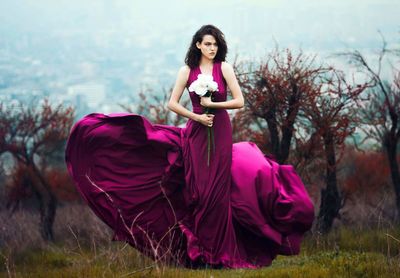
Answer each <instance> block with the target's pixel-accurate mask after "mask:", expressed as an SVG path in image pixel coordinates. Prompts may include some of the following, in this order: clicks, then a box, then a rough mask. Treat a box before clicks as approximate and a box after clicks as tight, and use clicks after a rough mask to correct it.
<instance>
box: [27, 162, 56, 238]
mask: <svg viewBox="0 0 400 278" xmlns="http://www.w3.org/2000/svg"><path fill="white" fill-rule="evenodd" d="M28 167H29V172H30V176H31V180H32V187H33V188H34V191H35V194H36V196H37V198H38V200H39V208H40V233H41V235H42V237H43V239H44V240H47V241H54V234H53V223H54V219H55V216H56V209H57V198H56V197H55V196H54V194H53V192H51V189H50V187H49V185H48V184H47V182H46V180H45V179H44V178H43V176H42V175H41V173H40V171H39V170H38V169H37V168H36V166H35V165H33V164H31V165H29V166H28Z"/></svg>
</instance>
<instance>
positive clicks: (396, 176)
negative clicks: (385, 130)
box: [385, 138, 400, 222]
mask: <svg viewBox="0 0 400 278" xmlns="http://www.w3.org/2000/svg"><path fill="white" fill-rule="evenodd" d="M390 139H392V140H390ZM385 149H386V153H387V156H388V160H389V167H390V174H391V178H392V183H393V188H394V192H395V194H396V207H397V216H396V221H397V222H400V172H399V163H398V162H397V141H396V140H394V139H393V138H387V139H386V142H385Z"/></svg>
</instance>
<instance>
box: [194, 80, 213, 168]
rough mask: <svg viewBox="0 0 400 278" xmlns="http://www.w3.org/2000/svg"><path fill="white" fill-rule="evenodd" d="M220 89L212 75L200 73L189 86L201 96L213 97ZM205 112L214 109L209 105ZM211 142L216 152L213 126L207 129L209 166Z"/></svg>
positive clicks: (210, 111)
mask: <svg viewBox="0 0 400 278" xmlns="http://www.w3.org/2000/svg"><path fill="white" fill-rule="evenodd" d="M217 90H218V84H217V82H215V81H214V80H213V77H212V75H208V74H202V73H200V74H199V75H198V76H197V79H196V80H195V81H193V82H192V84H190V86H189V92H195V93H196V94H197V95H198V96H200V97H211V99H212V93H213V92H216V91H217ZM203 113H206V114H209V113H212V109H210V108H209V107H204V110H203ZM211 142H212V146H213V151H214V152H215V142H214V132H213V129H212V127H208V130H207V149H208V155H207V166H209V165H210V153H211Z"/></svg>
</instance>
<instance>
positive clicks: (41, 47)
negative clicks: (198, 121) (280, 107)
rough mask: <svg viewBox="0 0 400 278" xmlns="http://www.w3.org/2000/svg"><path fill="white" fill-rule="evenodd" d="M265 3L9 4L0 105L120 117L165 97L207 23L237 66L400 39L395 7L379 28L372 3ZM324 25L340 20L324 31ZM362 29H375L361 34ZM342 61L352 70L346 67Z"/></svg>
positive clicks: (2, 33) (0, 49)
mask: <svg viewBox="0 0 400 278" xmlns="http://www.w3.org/2000/svg"><path fill="white" fill-rule="evenodd" d="M368 1H370V2H371V1H372V0H368ZM42 2H43V1H42ZM303 2H304V1H303ZM185 3H186V2H185ZM262 3H263V2H262V1H248V2H246V1H241V0H235V1H233V2H232V1H223V3H222V4H221V3H220V4H217V3H216V4H215V5H216V6H215V7H216V8H215V9H211V10H210V13H209V14H205V15H204V17H199V16H198V15H196V16H195V14H193V16H192V14H191V13H190V12H188V11H190V10H191V9H193V8H194V7H195V6H196V5H195V4H196V3H195V2H190V1H188V2H187V3H186V4H180V3H178V2H171V3H166V2H165V3H164V2H161V1H160V2H158V4H157V5H158V8H159V9H157V10H154V7H153V6H152V3H150V2H148V3H147V1H146V2H140V3H139V2H138V3H136V2H135V3H134V4H133V3H131V2H130V1H125V0H121V1H117V2H115V3H114V2H113V1H105V0H103V1H89V2H87V3H86V2H84V3H82V4H79V3H75V4H73V3H72V4H69V1H61V2H60V4H59V5H60V7H58V4H55V3H53V2H51V1H48V2H47V4H44V3H41V2H35V1H30V2H29V5H26V6H24V5H18V3H16V2H15V3H14V2H9V3H5V2H4V3H2V4H0V10H2V11H0V102H2V103H4V104H6V105H12V104H13V103H15V102H16V101H21V102H23V103H31V102H32V101H34V100H35V99H36V100H40V99H43V98H44V97H47V98H49V100H50V101H51V103H54V104H57V103H64V104H66V105H72V106H73V107H75V109H76V116H77V117H81V116H83V115H84V114H87V113H91V112H102V113H111V112H120V111H122V110H123V109H122V108H121V107H120V106H119V104H124V105H127V104H129V105H131V106H134V105H135V104H137V101H138V100H139V99H138V93H139V92H140V91H148V89H151V91H152V92H154V93H156V94H157V93H161V92H163V91H164V90H169V89H170V88H171V87H172V86H173V85H174V82H175V79H176V74H177V71H178V69H179V67H180V66H182V65H183V63H184V57H185V54H186V51H187V48H188V46H189V43H190V40H191V36H192V35H193V32H194V31H195V30H197V29H198V28H199V27H200V26H201V25H202V24H204V23H209V22H213V23H214V22H215V25H216V26H219V27H220V28H221V30H223V31H224V33H225V35H226V38H227V42H228V46H229V52H228V61H229V62H233V59H234V57H235V55H236V54H238V55H239V59H255V60H260V58H262V57H264V56H265V54H266V53H267V52H268V51H270V50H272V49H273V48H274V47H275V43H277V44H278V45H279V46H280V47H289V48H291V49H292V50H294V51H296V50H298V49H300V48H301V49H303V50H304V52H306V53H315V54H317V55H318V56H319V59H320V60H321V61H323V62H327V61H328V60H329V59H328V58H326V57H327V56H328V55H330V54H332V53H333V52H334V51H337V50H341V49H343V48H345V47H349V48H350V49H351V48H357V49H361V50H366V51H367V52H366V53H367V55H370V54H371V55H373V51H374V49H376V47H379V45H380V37H379V35H378V33H377V31H376V29H374V28H375V27H371V26H377V27H376V28H378V26H388V27H387V28H386V29H384V30H383V31H384V32H385V33H384V34H386V35H388V36H389V37H388V39H389V41H394V40H397V41H398V38H399V35H398V29H399V26H398V24H397V25H393V26H391V25H390V24H391V22H394V21H395V17H393V16H392V17H393V18H392V17H390V16H388V15H387V16H385V13H384V12H383V11H385V12H386V11H388V12H392V11H393V10H394V7H395V6H396V4H395V2H390V3H389V2H388V1H385V4H382V5H381V6H379V7H383V8H384V10H382V12H381V13H380V16H379V18H381V19H382V22H377V23H376V24H375V23H373V22H371V21H369V20H368V17H370V18H372V17H374V16H375V17H377V15H375V13H376V11H375V10H374V9H371V8H370V7H369V6H367V5H365V6H360V7H359V10H358V13H355V14H354V18H349V17H348V16H347V15H348V14H349V15H352V16H353V14H352V12H351V11H349V10H348V8H349V7H351V5H350V4H345V3H347V2H343V1H341V4H340V5H342V6H340V5H337V6H335V5H334V4H333V2H332V3H330V4H329V5H328V4H317V2H315V1H313V3H314V4H313V5H314V6H310V4H309V5H306V4H302V5H300V4H299V7H298V8H299V10H298V13H297V12H295V11H296V9H295V8H293V9H292V8H290V9H288V7H293V6H291V5H292V4H290V3H291V2H290V1H283V2H282V3H286V4H278V2H273V3H272V2H268V3H269V4H262ZM279 3H280V2H279ZM296 3H297V2H296ZM304 3H305V2H304ZM307 3H308V2H307ZM318 3H319V2H318ZM324 3H325V2H324ZM335 3H336V2H335ZM239 4H240V5H239ZM153 5H154V4H153ZM279 5H282V6H279ZM293 5H294V4H293ZM324 5H326V6H324ZM377 5H378V4H375V6H376V7H378V6H377ZM67 8H68V9H69V10H68V9H67ZM62 9H67V10H66V11H65V12H64V10H62ZM333 9H336V10H333ZM314 10H316V11H318V13H314V14H313V16H314V18H313V24H312V25H310V24H309V23H308V21H309V20H310V18H309V16H308V14H309V13H310V12H313V11H314ZM222 11H229V12H225V13H223V12H222ZM41 12H43V13H44V16H42V15H41ZM173 12H175V13H176V15H175V17H174V18H172V19H173V21H172V19H171V18H170V15H171V14H172V13H173ZM328 12H330V13H328ZM86 13H87V14H86ZM361 14H362V16H361ZM299 16H300V17H299ZM328 17H331V18H328ZM299 18H301V20H302V21H298V19H299ZM383 19H385V20H387V22H388V23H389V24H386V25H385V21H384V20H383ZM326 20H327V21H329V22H331V21H332V20H333V21H334V22H332V24H326V25H324V27H323V28H322V27H321V26H322V25H321V24H322V23H323V22H324V21H326ZM166 23H168V24H166ZM301 24H303V25H301ZM346 26H347V27H346ZM296 28H297V29H296ZM352 28H356V29H352ZM360 28H361V29H363V30H365V29H366V28H368V29H367V30H368V32H365V33H363V32H359V31H357V30H360ZM396 28H397V29H396ZM296 30H297V31H296ZM354 30H356V31H354ZM396 32H397V35H394V34H396ZM334 62H335V63H336V64H337V65H338V66H339V67H340V68H342V69H345V70H347V69H348V65H347V64H346V62H345V61H343V60H342V61H339V60H338V59H336V60H334Z"/></svg>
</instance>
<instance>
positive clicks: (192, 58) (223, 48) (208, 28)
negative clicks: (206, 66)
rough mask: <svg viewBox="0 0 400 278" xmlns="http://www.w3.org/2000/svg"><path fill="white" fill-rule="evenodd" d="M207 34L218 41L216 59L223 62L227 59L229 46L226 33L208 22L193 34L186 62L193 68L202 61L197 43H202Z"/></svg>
mask: <svg viewBox="0 0 400 278" xmlns="http://www.w3.org/2000/svg"><path fill="white" fill-rule="evenodd" d="M205 35H212V36H213V37H214V38H215V40H216V41H217V45H218V51H217V55H215V57H214V61H218V62H222V61H225V58H226V54H227V53H228V47H227V45H226V42H225V36H224V33H222V32H221V30H219V29H218V28H217V27H215V26H214V25H211V24H208V25H203V26H201V27H200V29H199V30H197V32H196V33H195V34H194V35H193V38H192V43H191V44H190V47H189V49H188V51H187V53H186V57H185V64H186V65H188V66H189V67H190V68H191V69H193V68H195V67H197V66H198V65H199V63H200V58H201V50H200V49H198V48H197V47H196V43H197V42H199V43H201V42H202V41H203V37H204V36H205Z"/></svg>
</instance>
